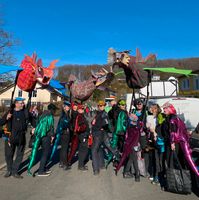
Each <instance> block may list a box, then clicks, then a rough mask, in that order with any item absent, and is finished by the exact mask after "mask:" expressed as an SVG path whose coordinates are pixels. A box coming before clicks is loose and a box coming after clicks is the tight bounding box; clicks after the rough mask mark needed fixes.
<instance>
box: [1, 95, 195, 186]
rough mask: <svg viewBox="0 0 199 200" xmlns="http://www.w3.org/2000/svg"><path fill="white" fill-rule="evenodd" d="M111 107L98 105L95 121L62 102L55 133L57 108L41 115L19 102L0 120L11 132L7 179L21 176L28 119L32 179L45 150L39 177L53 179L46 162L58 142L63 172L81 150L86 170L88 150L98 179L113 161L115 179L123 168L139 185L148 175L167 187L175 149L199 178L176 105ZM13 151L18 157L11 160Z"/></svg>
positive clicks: (120, 103) (80, 163)
mask: <svg viewBox="0 0 199 200" xmlns="http://www.w3.org/2000/svg"><path fill="white" fill-rule="evenodd" d="M112 103H113V104H112V109H111V110H110V111H109V112H108V113H107V112H105V106H106V104H105V102H104V101H99V102H98V105H97V107H98V109H97V111H96V113H95V115H94V118H92V120H91V119H88V117H86V116H85V113H84V110H85V106H84V105H83V104H79V103H77V102H73V103H70V102H69V101H64V102H63V106H62V113H61V116H60V118H59V122H58V125H57V127H56V129H55V128H54V113H55V111H56V110H57V109H58V108H57V107H56V106H55V105H54V104H49V105H48V107H47V110H45V111H43V113H42V114H40V115H39V113H38V111H37V110H36V109H32V110H31V111H30V112H28V110H27V109H25V108H24V99H22V98H16V99H15V101H14V104H15V107H14V108H13V110H12V113H10V112H8V113H6V114H5V115H4V116H3V117H2V118H1V119H0V125H5V124H7V125H8V128H9V127H12V128H10V129H11V130H12V132H11V134H10V135H9V136H8V135H7V136H8V137H7V138H6V137H5V155H6V162H7V173H6V174H5V177H9V176H11V175H13V176H14V177H16V178H22V176H21V175H19V174H18V169H19V165H20V163H21V161H22V158H23V153H24V149H25V132H26V129H27V122H28V121H29V122H31V125H32V133H33V134H34V143H33V146H32V152H31V155H30V158H29V159H30V160H29V164H28V174H29V175H33V173H32V172H31V169H32V167H33V166H34V164H35V159H36V156H37V152H38V149H39V147H40V146H41V148H42V155H41V158H40V166H39V169H38V176H49V175H50V173H51V171H50V170H49V169H48V168H47V163H48V162H49V161H53V160H54V159H57V158H56V157H55V156H57V154H56V151H57V148H58V145H59V144H60V154H59V167H60V168H63V169H64V170H70V169H71V165H72V164H73V163H74V161H75V158H76V157H75V155H76V153H77V152H78V169H79V170H81V171H87V170H88V167H87V166H86V163H87V162H88V161H89V148H90V149H91V157H92V167H93V174H94V175H98V174H99V173H100V170H102V169H106V168H107V167H108V165H109V163H110V162H113V166H114V170H115V174H116V175H117V173H118V171H119V170H120V169H121V167H122V166H124V168H123V177H124V178H133V177H135V181H136V182H139V181H140V175H144V176H148V177H149V178H151V180H152V183H154V184H160V185H161V184H164V181H163V179H164V173H165V166H164V163H165V161H167V162H168V161H169V156H170V154H171V151H175V152H176V154H177V155H178V157H179V160H180V162H181V163H182V166H183V165H186V166H187V167H189V168H190V169H191V170H192V171H193V172H194V173H195V174H196V175H197V176H199V171H198V169H197V166H196V165H195V163H194V161H193V159H192V157H191V149H190V146H189V138H190V134H189V132H188V131H187V129H186V127H185V124H184V122H183V121H182V120H181V119H180V118H179V117H178V116H177V114H176V110H175V108H174V107H173V105H172V104H170V103H168V102H167V103H165V104H164V105H163V106H162V109H163V112H161V108H160V106H159V105H157V104H152V105H150V107H149V110H148V111H146V109H145V105H144V102H143V100H141V99H138V100H136V101H135V109H133V110H132V111H131V112H130V113H128V112H127V111H126V102H125V100H119V101H118V102H117V103H116V102H115V101H112ZM148 112H150V114H151V115H148ZM19 122H20V123H19ZM55 130H56V131H55ZM91 138H92V142H91ZM15 148H17V157H16V159H15V161H14V162H13V152H14V149H15ZM139 155H140V156H141V158H142V159H143V160H144V161H145V174H143V173H140V167H139V165H138V160H139ZM153 156H154V159H152V157H153ZM153 161H155V162H153ZM154 169H155V170H154Z"/></svg>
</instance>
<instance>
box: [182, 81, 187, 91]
mask: <svg viewBox="0 0 199 200" xmlns="http://www.w3.org/2000/svg"><path fill="white" fill-rule="evenodd" d="M188 89H189V79H184V80H183V81H182V90H188Z"/></svg>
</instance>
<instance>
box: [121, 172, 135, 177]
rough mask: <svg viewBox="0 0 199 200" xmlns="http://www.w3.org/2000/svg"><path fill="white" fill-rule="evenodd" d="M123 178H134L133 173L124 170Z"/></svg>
mask: <svg viewBox="0 0 199 200" xmlns="http://www.w3.org/2000/svg"><path fill="white" fill-rule="evenodd" d="M123 178H133V174H131V173H130V172H124V173H123Z"/></svg>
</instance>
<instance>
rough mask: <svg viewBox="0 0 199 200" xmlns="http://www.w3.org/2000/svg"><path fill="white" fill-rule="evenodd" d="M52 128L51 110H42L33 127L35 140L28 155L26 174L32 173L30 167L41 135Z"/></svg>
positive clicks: (43, 135)
mask: <svg viewBox="0 0 199 200" xmlns="http://www.w3.org/2000/svg"><path fill="white" fill-rule="evenodd" d="M53 130H54V117H53V115H52V113H51V111H44V113H43V114H42V115H41V117H40V118H39V121H38V124H37V126H36V128H35V132H34V134H35V137H36V138H35V142H34V146H33V148H32V152H31V155H30V162H29V165H28V174H29V175H32V173H31V168H32V167H33V165H34V162H35V158H36V154H37V151H38V148H39V145H40V142H41V139H42V137H45V136H46V135H47V133H48V132H50V131H53Z"/></svg>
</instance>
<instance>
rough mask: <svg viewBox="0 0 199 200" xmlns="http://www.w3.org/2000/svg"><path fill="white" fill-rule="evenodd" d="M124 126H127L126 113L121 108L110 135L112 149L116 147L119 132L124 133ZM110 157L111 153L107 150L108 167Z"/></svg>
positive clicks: (111, 156)
mask: <svg viewBox="0 0 199 200" xmlns="http://www.w3.org/2000/svg"><path fill="white" fill-rule="evenodd" d="M126 126H127V114H126V113H125V111H123V110H121V111H120V113H119V115H118V118H117V123H116V129H115V131H114V132H113V135H112V141H111V147H112V148H113V149H116V148H117V143H118V135H119V133H124V134H125V133H126V128H127V127H126ZM112 158H113V154H112V153H111V152H109V153H108V155H107V162H106V167H108V164H109V163H110V161H111V160H112Z"/></svg>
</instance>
